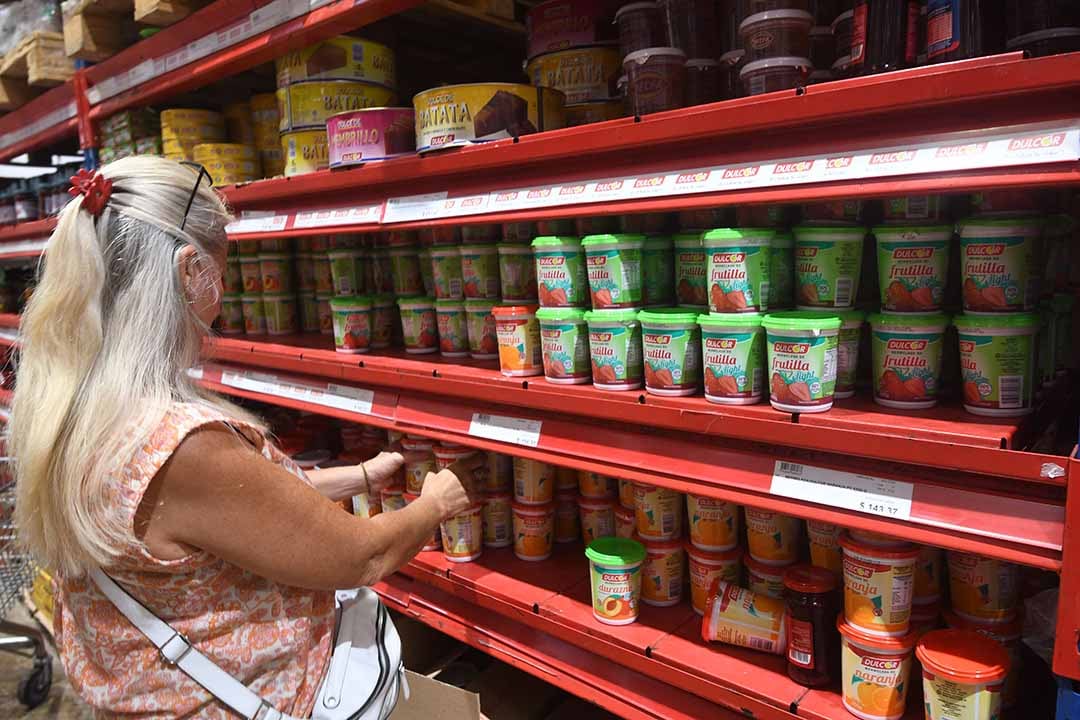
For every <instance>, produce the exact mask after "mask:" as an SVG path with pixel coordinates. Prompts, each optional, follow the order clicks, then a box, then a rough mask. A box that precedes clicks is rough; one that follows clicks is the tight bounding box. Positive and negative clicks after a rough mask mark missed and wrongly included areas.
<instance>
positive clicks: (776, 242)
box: [769, 230, 795, 248]
mask: <svg viewBox="0 0 1080 720" xmlns="http://www.w3.org/2000/svg"><path fill="white" fill-rule="evenodd" d="M769 244H770V245H773V246H775V247H785V248H787V247H794V245H795V236H794V235H792V234H791V232H790V231H788V230H780V231H778V232H777V233H776V234H775V235H773V237H772V240H771V241H769Z"/></svg>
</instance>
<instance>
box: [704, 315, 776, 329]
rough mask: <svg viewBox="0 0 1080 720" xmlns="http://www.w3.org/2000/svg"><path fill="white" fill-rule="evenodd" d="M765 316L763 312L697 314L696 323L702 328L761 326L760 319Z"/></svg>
mask: <svg viewBox="0 0 1080 720" xmlns="http://www.w3.org/2000/svg"><path fill="white" fill-rule="evenodd" d="M764 318H765V315H764V314H763V313H711V314H709V315H698V325H700V326H701V327H703V328H719V327H745V328H756V327H761V321H762V320H763V319H764Z"/></svg>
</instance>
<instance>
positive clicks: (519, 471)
mask: <svg viewBox="0 0 1080 720" xmlns="http://www.w3.org/2000/svg"><path fill="white" fill-rule="evenodd" d="M554 498H555V466H554V465H548V464H547V463H545V462H540V461H539V460H529V459H528V458H523V457H515V458H514V500H515V501H517V502H519V503H522V504H524V505H546V504H547V503H549V502H551V501H552V500H553V499H554Z"/></svg>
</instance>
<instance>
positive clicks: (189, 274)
mask: <svg viewBox="0 0 1080 720" xmlns="http://www.w3.org/2000/svg"><path fill="white" fill-rule="evenodd" d="M198 258H199V255H198V252H197V251H196V250H195V246H194V245H185V246H184V247H182V248H180V252H178V253H177V254H176V273H177V275H178V277H179V279H180V287H181V288H183V289H184V299H185V300H188V301H190V300H192V299H194V298H193V294H194V289H195V278H196V277H198V274H199V268H198V264H199V259H198Z"/></svg>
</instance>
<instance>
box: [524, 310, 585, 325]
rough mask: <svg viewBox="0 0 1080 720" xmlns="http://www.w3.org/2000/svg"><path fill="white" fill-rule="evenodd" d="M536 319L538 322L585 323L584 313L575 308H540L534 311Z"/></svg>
mask: <svg viewBox="0 0 1080 720" xmlns="http://www.w3.org/2000/svg"><path fill="white" fill-rule="evenodd" d="M536 319H537V320H540V321H544V320H573V321H574V322H585V311H584V310H582V309H581V308H575V307H563V308H540V309H539V310H537V311H536Z"/></svg>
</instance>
